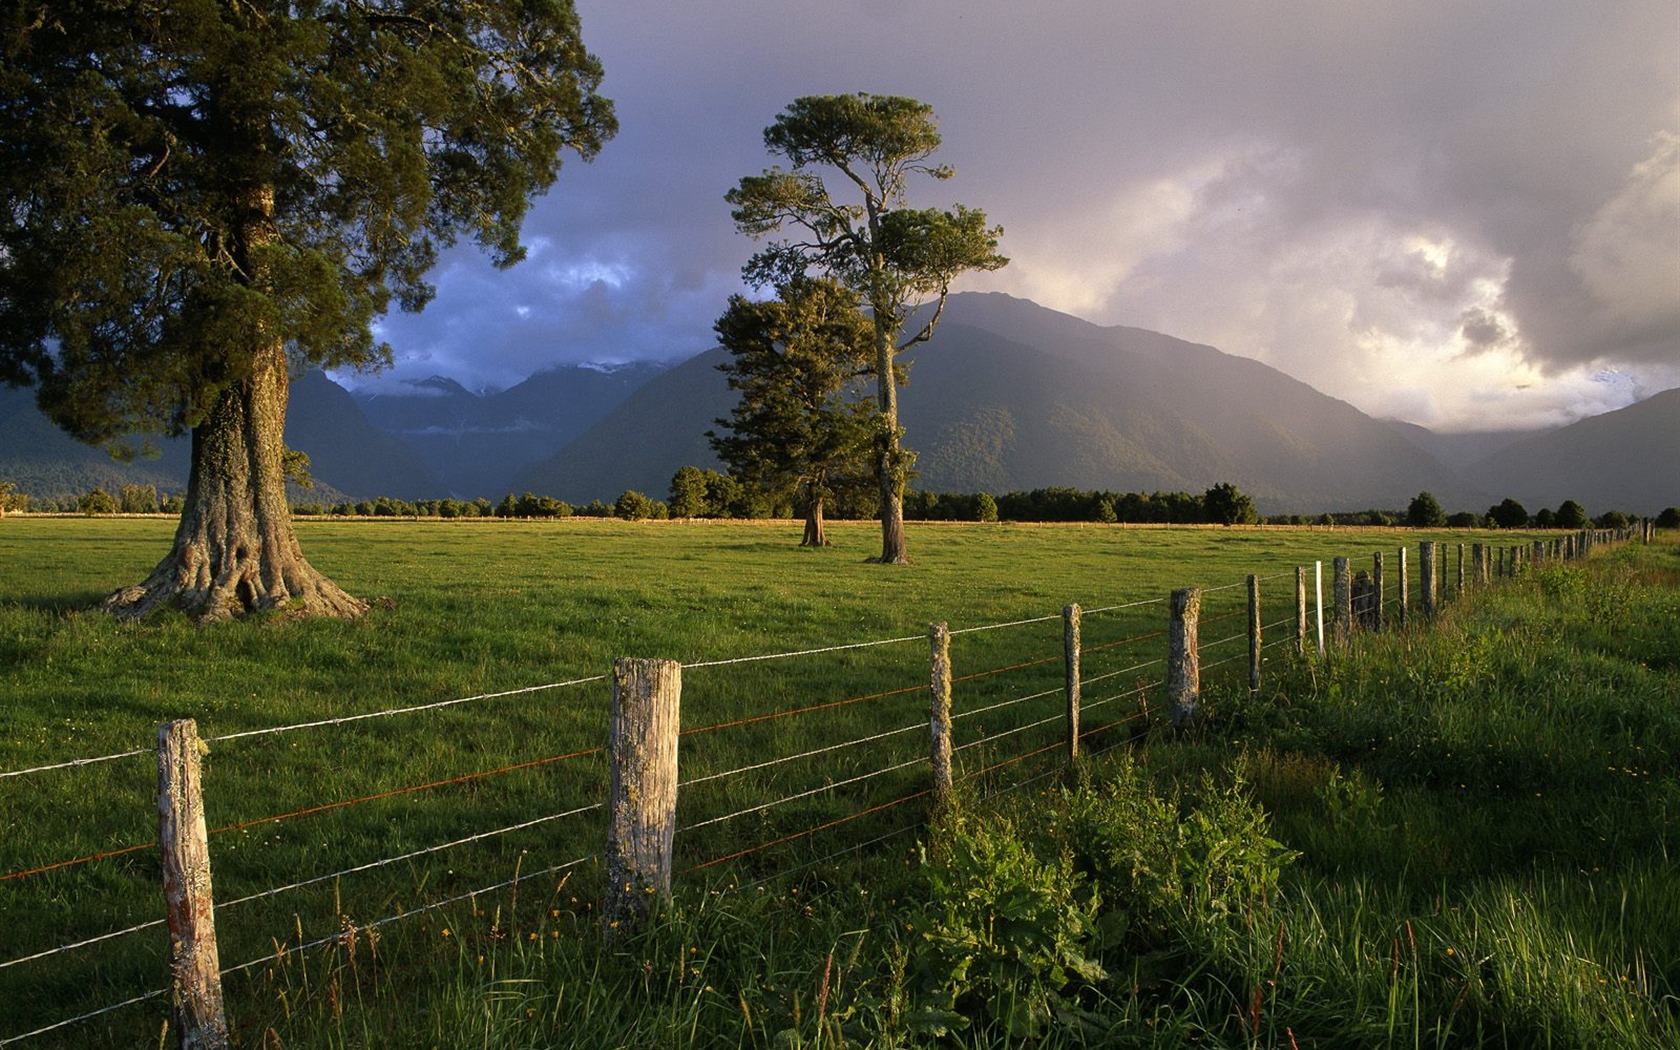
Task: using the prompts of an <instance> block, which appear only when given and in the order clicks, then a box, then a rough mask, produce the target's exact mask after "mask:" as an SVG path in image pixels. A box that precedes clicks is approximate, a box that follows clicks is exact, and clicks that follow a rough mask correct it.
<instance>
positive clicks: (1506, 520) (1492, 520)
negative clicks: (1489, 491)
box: [1487, 497, 1528, 529]
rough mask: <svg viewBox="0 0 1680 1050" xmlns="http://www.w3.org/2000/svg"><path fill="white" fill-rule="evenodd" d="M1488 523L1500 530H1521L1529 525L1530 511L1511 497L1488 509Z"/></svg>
mask: <svg viewBox="0 0 1680 1050" xmlns="http://www.w3.org/2000/svg"><path fill="white" fill-rule="evenodd" d="M1487 519H1488V523H1489V524H1491V525H1493V526H1494V527H1495V528H1500V529H1520V528H1522V527H1523V526H1525V525H1527V524H1528V509H1527V508H1526V507H1524V506H1523V505H1522V504H1521V503H1518V502H1517V501H1516V500H1514V499H1511V498H1509V497H1507V498H1505V499H1502V500H1500V501H1499V502H1498V503H1497V504H1495V505H1494V506H1492V507H1489V508H1488V512H1487Z"/></svg>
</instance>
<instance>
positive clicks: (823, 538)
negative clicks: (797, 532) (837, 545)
mask: <svg viewBox="0 0 1680 1050" xmlns="http://www.w3.org/2000/svg"><path fill="white" fill-rule="evenodd" d="M799 545H800V546H801V547H826V546H828V533H826V532H824V531H823V498H822V494H821V493H813V494H812V495H811V496H810V497H809V498H808V499H807V500H806V502H805V537H804V538H803V539H801V540H800V541H799Z"/></svg>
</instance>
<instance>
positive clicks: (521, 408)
mask: <svg viewBox="0 0 1680 1050" xmlns="http://www.w3.org/2000/svg"><path fill="white" fill-rule="evenodd" d="M668 367H669V366H667V365H666V364H664V363H661V362H634V363H631V364H625V365H616V366H600V365H562V366H559V367H555V368H550V369H545V370H544V371H541V372H538V373H536V374H535V375H533V376H531V377H530V378H528V379H526V380H525V381H523V382H521V383H519V384H518V385H516V386H512V387H509V388H508V389H507V390H502V391H496V392H493V393H488V394H477V393H474V392H472V391H470V390H468V389H467V388H466V387H464V386H462V385H461V384H460V383H458V382H456V381H455V380H453V379H449V378H446V377H443V376H432V377H431V378H429V379H425V380H422V381H420V382H418V383H413V384H410V388H411V390H412V393H408V394H402V395H393V394H390V393H379V392H374V391H368V392H363V393H357V394H356V395H355V397H356V402H357V404H359V405H360V406H361V409H362V411H363V413H365V414H366V416H367V418H368V421H369V422H370V423H372V424H373V425H374V426H376V427H378V428H380V429H381V430H384V431H386V432H387V433H390V434H392V435H394V436H396V437H398V438H400V439H401V440H402V441H403V442H404V443H406V444H407V445H408V446H409V447H410V448H412V449H413V450H414V451H415V453H417V454H418V455H419V456H420V457H421V458H422V459H424V460H425V461H426V462H427V463H428V464H429V465H430V466H431V468H432V469H433V470H434V471H435V472H436V474H437V477H438V480H439V482H440V483H441V488H439V489H437V490H435V491H434V492H432V493H431V494H430V495H433V496H445V495H449V496H455V497H457V498H463V499H472V498H475V497H477V496H490V495H498V494H501V493H503V492H506V491H508V490H509V489H510V488H512V487H513V486H514V485H515V484H516V482H517V480H518V477H519V475H520V474H521V473H522V472H524V471H525V470H526V469H528V468H530V467H532V466H534V465H535V464H537V463H539V462H541V461H542V460H544V459H546V458H548V457H549V456H552V455H553V454H554V452H555V450H556V449H559V448H563V447H564V446H565V445H566V444H567V443H568V442H570V441H572V440H573V439H574V438H576V437H577V436H579V435H580V434H582V433H583V432H584V431H586V430H588V429H589V428H590V427H591V426H593V425H594V424H595V423H596V422H597V421H599V420H600V419H601V417H602V416H604V415H606V414H607V413H608V412H610V411H611V410H612V408H613V407H614V406H615V405H617V404H618V403H619V402H620V401H622V400H623V399H624V398H626V397H628V396H629V395H630V394H631V392H633V391H634V390H636V389H637V388H639V387H640V386H642V385H643V384H644V383H646V382H648V381H649V380H650V379H652V378H654V377H655V376H657V375H659V374H660V373H661V372H664V371H665V370H666V369H667V368H668ZM391 495H396V493H391ZM409 498H413V497H409Z"/></svg>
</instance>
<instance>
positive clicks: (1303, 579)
mask: <svg viewBox="0 0 1680 1050" xmlns="http://www.w3.org/2000/svg"><path fill="white" fill-rule="evenodd" d="M1295 652H1296V654H1297V655H1300V656H1305V655H1307V567H1306V566H1305V565H1297V566H1295Z"/></svg>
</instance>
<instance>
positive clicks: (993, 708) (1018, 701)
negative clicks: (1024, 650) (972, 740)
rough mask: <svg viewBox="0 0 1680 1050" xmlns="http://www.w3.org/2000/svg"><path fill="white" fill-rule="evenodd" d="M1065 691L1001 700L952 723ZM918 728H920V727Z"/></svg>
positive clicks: (965, 713)
mask: <svg viewBox="0 0 1680 1050" xmlns="http://www.w3.org/2000/svg"><path fill="white" fill-rule="evenodd" d="M1064 689H1065V687H1064V686H1057V687H1056V688H1054V689H1046V690H1044V692H1042V693H1034V694H1032V695H1031V696H1017V697H1015V698H1014V699H1013V700H1000V701H998V702H997V703H995V704H988V705H987V706H985V707H976V708H974V709H973V710H972V711H959V712H957V713H956V714H953V715H952V716H951V721H953V722H955V721H956V720H957V719H959V718H969V717H972V716H974V715H983V714H985V713H986V712H988V711H997V710H999V709H1001V708H1005V707H1014V706H1015V705H1016V704H1024V703H1027V702H1028V701H1031V700H1042V699H1044V698H1045V697H1047V696H1054V695H1055V694H1057V693H1060V692H1063V691H1064ZM917 728H920V727H919V726H918V727H917Z"/></svg>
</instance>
